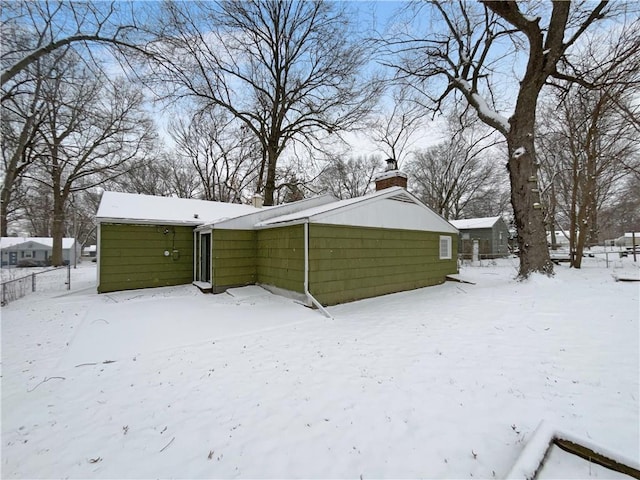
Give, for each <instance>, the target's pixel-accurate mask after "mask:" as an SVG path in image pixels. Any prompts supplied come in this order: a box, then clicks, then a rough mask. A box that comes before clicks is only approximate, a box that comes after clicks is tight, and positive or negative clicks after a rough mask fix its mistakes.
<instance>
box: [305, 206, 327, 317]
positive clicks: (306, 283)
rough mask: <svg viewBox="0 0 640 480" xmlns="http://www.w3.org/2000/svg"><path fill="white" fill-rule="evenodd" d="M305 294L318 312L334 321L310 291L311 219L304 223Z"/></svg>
mask: <svg viewBox="0 0 640 480" xmlns="http://www.w3.org/2000/svg"><path fill="white" fill-rule="evenodd" d="M304 294H305V296H306V297H307V299H308V300H309V301H311V304H312V305H315V306H316V308H317V309H318V310H320V312H321V313H322V314H323V315H324V316H325V317H327V318H330V319H331V320H333V317H332V316H331V315H330V314H329V312H327V310H326V309H325V308H324V307H323V306H322V304H321V303H320V302H319V301H318V300H316V298H315V297H314V296H313V295H311V292H310V291H309V219H308V218H307V219H306V221H305V222H304Z"/></svg>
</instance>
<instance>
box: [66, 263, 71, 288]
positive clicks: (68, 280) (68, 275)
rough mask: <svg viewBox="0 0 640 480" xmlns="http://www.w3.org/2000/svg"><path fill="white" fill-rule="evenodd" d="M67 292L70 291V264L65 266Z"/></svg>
mask: <svg viewBox="0 0 640 480" xmlns="http://www.w3.org/2000/svg"><path fill="white" fill-rule="evenodd" d="M67 290H71V262H69V265H67Z"/></svg>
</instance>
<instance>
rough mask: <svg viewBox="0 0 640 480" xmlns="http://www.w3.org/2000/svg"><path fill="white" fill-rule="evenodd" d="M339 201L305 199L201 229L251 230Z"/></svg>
mask: <svg viewBox="0 0 640 480" xmlns="http://www.w3.org/2000/svg"><path fill="white" fill-rule="evenodd" d="M337 201H338V199H337V198H336V197H334V196H333V195H331V194H329V193H327V194H324V195H318V196H316V197H311V198H304V199H302V200H298V201H295V202H290V203H283V204H281V205H275V206H272V207H263V208H260V209H258V210H257V211H253V212H250V213H247V214H244V215H241V216H238V217H235V218H229V219H224V220H222V221H218V222H213V223H211V224H206V225H203V226H202V227H200V229H206V228H210V227H215V228H222V229H230V230H232V229H242V230H245V229H246V230H250V229H253V227H254V226H255V225H256V223H259V222H263V221H265V220H268V219H270V218H274V217H280V216H283V215H287V214H292V213H294V212H300V211H302V210H306V209H309V208H312V207H318V206H320V205H326V204H327V203H334V202H337Z"/></svg>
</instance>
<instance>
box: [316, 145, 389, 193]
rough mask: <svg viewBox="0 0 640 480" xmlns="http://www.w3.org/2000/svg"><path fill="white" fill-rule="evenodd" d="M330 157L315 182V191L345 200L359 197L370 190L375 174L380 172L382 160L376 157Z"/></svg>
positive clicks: (338, 155)
mask: <svg viewBox="0 0 640 480" xmlns="http://www.w3.org/2000/svg"><path fill="white" fill-rule="evenodd" d="M343 156H344V154H337V155H332V156H330V157H329V158H328V160H327V163H328V164H327V166H326V167H325V168H324V169H323V170H322V172H321V173H320V175H319V176H318V179H317V180H316V182H315V185H316V189H317V190H319V191H325V192H329V193H331V194H332V195H333V196H334V197H336V198H340V199H345V198H355V197H360V196H362V195H364V194H366V193H368V192H369V191H370V190H371V185H372V182H373V179H374V177H375V176H376V174H378V173H380V171H381V170H382V163H383V162H382V160H381V158H380V157H379V156H378V155H369V156H355V157H354V156H351V157H347V158H346V159H344V158H342V157H343Z"/></svg>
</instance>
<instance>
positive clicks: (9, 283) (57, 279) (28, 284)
mask: <svg viewBox="0 0 640 480" xmlns="http://www.w3.org/2000/svg"><path fill="white" fill-rule="evenodd" d="M18 272H19V273H18ZM2 273H3V275H2V284H1V288H2V292H1V294H2V296H1V297H0V303H1V305H2V306H3V307H4V306H5V305H7V304H8V303H9V302H13V301H15V300H17V299H19V298H22V297H24V296H25V295H28V294H29V293H33V292H46V291H58V290H70V289H71V265H67V266H64V267H57V268H48V269H46V270H42V271H39V272H33V273H31V274H29V275H24V276H22V277H19V278H11V279H7V278H5V277H11V276H15V275H19V274H21V273H23V272H22V271H21V270H20V269H11V270H6V269H3V272H2Z"/></svg>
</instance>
